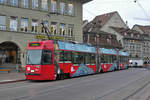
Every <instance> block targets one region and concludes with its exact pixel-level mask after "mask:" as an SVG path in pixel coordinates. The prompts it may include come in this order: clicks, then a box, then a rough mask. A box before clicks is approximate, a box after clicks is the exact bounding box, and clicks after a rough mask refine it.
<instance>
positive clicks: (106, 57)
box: [103, 55, 108, 63]
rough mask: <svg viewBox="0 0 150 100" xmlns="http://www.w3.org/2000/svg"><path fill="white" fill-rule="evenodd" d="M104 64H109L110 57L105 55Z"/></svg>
mask: <svg viewBox="0 0 150 100" xmlns="http://www.w3.org/2000/svg"><path fill="white" fill-rule="evenodd" d="M103 63H108V56H107V55H104V62H103Z"/></svg>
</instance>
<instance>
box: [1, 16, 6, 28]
mask: <svg viewBox="0 0 150 100" xmlns="http://www.w3.org/2000/svg"><path fill="white" fill-rule="evenodd" d="M0 30H6V16H1V15H0Z"/></svg>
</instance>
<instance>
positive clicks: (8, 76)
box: [0, 72, 25, 84]
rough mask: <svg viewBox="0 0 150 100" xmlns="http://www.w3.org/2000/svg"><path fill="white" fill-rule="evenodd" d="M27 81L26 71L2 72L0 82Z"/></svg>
mask: <svg viewBox="0 0 150 100" xmlns="http://www.w3.org/2000/svg"><path fill="white" fill-rule="evenodd" d="M20 81H25V75H24V72H10V73H3V72H0V84H4V83H12V82H20Z"/></svg>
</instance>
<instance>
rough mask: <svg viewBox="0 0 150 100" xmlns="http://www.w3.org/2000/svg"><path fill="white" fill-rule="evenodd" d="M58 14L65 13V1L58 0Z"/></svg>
mask: <svg viewBox="0 0 150 100" xmlns="http://www.w3.org/2000/svg"><path fill="white" fill-rule="evenodd" d="M60 14H63V15H64V14H65V3H64V2H60Z"/></svg>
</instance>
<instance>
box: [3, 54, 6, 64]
mask: <svg viewBox="0 0 150 100" xmlns="http://www.w3.org/2000/svg"><path fill="white" fill-rule="evenodd" d="M6 57H7V56H6V54H5V53H4V54H3V55H2V64H4V63H5V62H6Z"/></svg>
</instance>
